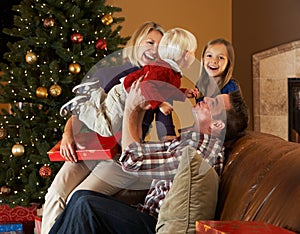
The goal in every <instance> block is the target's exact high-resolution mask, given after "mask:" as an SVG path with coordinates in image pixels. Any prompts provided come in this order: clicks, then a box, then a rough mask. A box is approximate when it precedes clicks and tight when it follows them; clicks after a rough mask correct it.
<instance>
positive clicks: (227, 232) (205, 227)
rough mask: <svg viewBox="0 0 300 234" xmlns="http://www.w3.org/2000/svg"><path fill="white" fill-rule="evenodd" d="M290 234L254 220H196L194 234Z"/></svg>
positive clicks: (282, 229)
mask: <svg viewBox="0 0 300 234" xmlns="http://www.w3.org/2000/svg"><path fill="white" fill-rule="evenodd" d="M202 233H207V234H241V233H243V234H254V233H256V234H259V233H261V234H268V233H270V234H271V233H272V234H274V233H276V234H292V233H294V232H291V231H289V230H286V229H284V228H281V227H276V226H274V225H272V224H269V223H264V222H256V221H196V234H202Z"/></svg>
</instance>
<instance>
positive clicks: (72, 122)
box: [60, 115, 83, 162]
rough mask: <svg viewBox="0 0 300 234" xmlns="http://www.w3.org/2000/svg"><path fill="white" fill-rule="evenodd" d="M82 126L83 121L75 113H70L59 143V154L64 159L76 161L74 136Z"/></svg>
mask: <svg viewBox="0 0 300 234" xmlns="http://www.w3.org/2000/svg"><path fill="white" fill-rule="evenodd" d="M82 126H83V123H82V122H81V121H80V120H79V119H78V118H77V116H75V115H72V116H71V117H70V118H69V119H68V121H67V123H66V125H65V129H64V134H63V137H62V139H61V144H60V154H61V156H62V157H63V158H65V160H66V161H71V162H77V161H78V160H77V154H76V148H77V147H76V141H75V139H74V136H75V135H77V134H78V133H79V132H80V129H81V128H82ZM77 146H78V145H77Z"/></svg>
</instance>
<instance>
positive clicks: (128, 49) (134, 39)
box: [123, 21, 164, 66]
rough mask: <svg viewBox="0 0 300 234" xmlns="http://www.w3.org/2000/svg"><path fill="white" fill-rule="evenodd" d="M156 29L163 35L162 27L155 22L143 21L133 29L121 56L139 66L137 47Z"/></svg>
mask: <svg viewBox="0 0 300 234" xmlns="http://www.w3.org/2000/svg"><path fill="white" fill-rule="evenodd" d="M152 30H155V31H158V32H160V33H161V35H164V29H163V28H162V27H161V26H160V25H159V24H157V23H155V22H152V21H148V22H145V23H143V24H142V25H141V26H140V27H139V28H138V29H136V30H135V31H134V33H133V34H132V36H131V38H130V40H129V41H128V42H127V44H126V46H125V48H124V49H123V58H125V59H129V61H130V62H131V63H132V64H133V65H137V66H139V65H140V64H139V59H140V58H139V57H138V47H139V45H140V43H141V41H142V40H144V39H145V38H146V37H147V35H148V34H149V33H150V32H151V31H152Z"/></svg>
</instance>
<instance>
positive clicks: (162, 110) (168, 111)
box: [159, 102, 173, 115]
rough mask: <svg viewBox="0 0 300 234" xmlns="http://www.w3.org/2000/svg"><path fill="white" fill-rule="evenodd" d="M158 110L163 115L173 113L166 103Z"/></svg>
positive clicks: (169, 105)
mask: <svg viewBox="0 0 300 234" xmlns="http://www.w3.org/2000/svg"><path fill="white" fill-rule="evenodd" d="M159 110H160V111H161V112H162V113H163V114H164V115H169V114H171V113H172V111H173V106H172V105H171V104H170V103H168V102H162V103H161V104H160V106H159Z"/></svg>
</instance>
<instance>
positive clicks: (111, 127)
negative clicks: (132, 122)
mask: <svg viewBox="0 0 300 234" xmlns="http://www.w3.org/2000/svg"><path fill="white" fill-rule="evenodd" d="M125 98H126V93H125V90H124V89H123V86H122V85H121V84H119V85H115V86H114V87H113V88H112V89H111V90H110V91H109V93H108V94H107V97H106V98H105V99H104V100H103V99H99V100H101V104H100V105H98V106H97V105H96V104H95V103H96V102H95V96H94V95H92V96H91V100H90V101H88V102H86V103H84V104H83V105H82V106H81V107H80V110H79V111H78V113H79V114H78V117H79V119H80V120H81V121H82V122H84V123H85V125H86V126H87V127H88V128H89V129H91V130H93V131H95V132H97V133H98V134H100V135H102V136H112V135H114V134H116V133H117V132H118V131H119V130H120V129H121V126H122V119H123V112H124V105H125Z"/></svg>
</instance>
